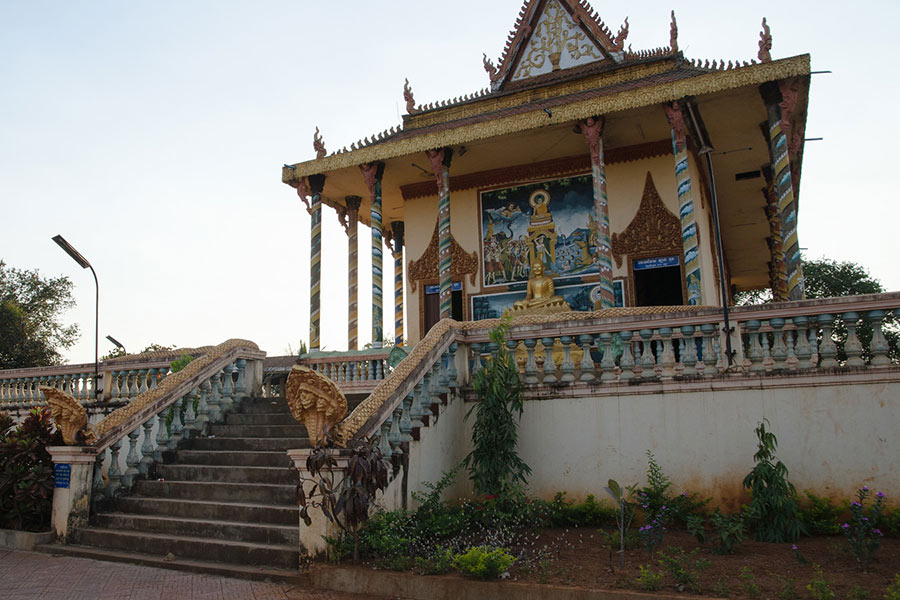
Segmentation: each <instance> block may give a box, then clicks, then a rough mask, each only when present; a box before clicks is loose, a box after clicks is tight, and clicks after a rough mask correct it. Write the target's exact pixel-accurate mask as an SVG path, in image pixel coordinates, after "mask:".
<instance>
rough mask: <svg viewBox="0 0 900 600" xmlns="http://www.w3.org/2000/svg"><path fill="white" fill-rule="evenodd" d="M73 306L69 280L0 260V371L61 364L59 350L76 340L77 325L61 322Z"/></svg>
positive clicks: (69, 345) (68, 346)
mask: <svg viewBox="0 0 900 600" xmlns="http://www.w3.org/2000/svg"><path fill="white" fill-rule="evenodd" d="M73 306H75V300H74V299H73V298H72V282H71V281H70V280H69V278H68V277H51V278H44V277H41V275H40V273H39V272H38V271H36V270H35V271H30V270H27V269H26V270H20V269H15V268H12V267H7V266H6V263H4V262H3V261H2V260H0V369H16V368H25V367H42V366H48V365H57V364H60V363H61V362H62V355H61V354H60V350H65V349H67V348H70V347H71V346H72V345H73V344H74V343H75V340H77V339H78V326H77V325H69V326H68V327H67V326H64V325H63V324H62V323H61V318H62V315H63V313H65V312H66V311H67V310H68V309H69V308H72V307H73Z"/></svg>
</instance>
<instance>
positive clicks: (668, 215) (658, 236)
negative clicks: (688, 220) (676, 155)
mask: <svg viewBox="0 0 900 600" xmlns="http://www.w3.org/2000/svg"><path fill="white" fill-rule="evenodd" d="M681 250H682V248H681V222H680V221H679V219H678V217H677V216H676V215H674V214H673V213H672V212H671V211H670V210H669V209H668V208H666V205H665V204H663V201H662V198H660V197H659V193H658V192H657V191H656V186H655V185H654V184H653V177H651V176H650V172H649V171H647V180H646V182H645V183H644V193H643V196H642V197H641V205H640V207H638V211H637V214H635V215H634V218H633V219H632V220H631V223H629V224H628V227H626V228H625V231H623V232H622V233H614V234H613V235H612V252H613V258H615V259H616V266H617V267H619V268H621V267H622V257H623V256H624V255H625V254H635V253H638V252H640V253H648V252H653V253H659V254H677V255H680V254H681Z"/></svg>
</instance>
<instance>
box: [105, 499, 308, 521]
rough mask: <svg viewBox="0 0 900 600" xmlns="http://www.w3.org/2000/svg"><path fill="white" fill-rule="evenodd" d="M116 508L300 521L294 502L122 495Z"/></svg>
mask: <svg viewBox="0 0 900 600" xmlns="http://www.w3.org/2000/svg"><path fill="white" fill-rule="evenodd" d="M118 509H119V510H120V511H122V512H127V513H132V514H141V515H159V516H166V517H178V518H183V519H215V520H221V521H241V522H244V523H258V524H267V523H270V524H273V525H287V526H292V527H297V525H298V524H299V522H300V517H299V514H300V513H299V511H298V509H297V506H296V504H294V503H292V504H284V505H272V504H264V503H259V502H218V501H212V500H179V499H176V498H147V497H142V496H122V497H121V498H119V499H118Z"/></svg>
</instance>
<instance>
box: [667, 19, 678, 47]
mask: <svg viewBox="0 0 900 600" xmlns="http://www.w3.org/2000/svg"><path fill="white" fill-rule="evenodd" d="M669 48H671V49H672V52H678V23H676V22H675V11H674V10H673V11H672V24H671V25H670V26H669Z"/></svg>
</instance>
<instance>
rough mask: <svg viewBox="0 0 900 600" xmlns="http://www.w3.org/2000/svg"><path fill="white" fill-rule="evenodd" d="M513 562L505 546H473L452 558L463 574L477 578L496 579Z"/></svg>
mask: <svg viewBox="0 0 900 600" xmlns="http://www.w3.org/2000/svg"><path fill="white" fill-rule="evenodd" d="M514 562H516V559H515V557H514V556H512V555H511V554H509V553H508V552H507V551H506V549H505V548H489V547H487V546H473V547H472V548H469V549H468V550H467V551H466V552H464V553H460V554H457V555H456V556H455V557H454V559H453V566H454V567H455V568H456V569H457V570H458V571H459V572H460V573H463V574H465V575H472V576H474V577H478V578H479V579H497V578H498V577H500V575H501V574H502V573H505V572H506V570H507V569H509V567H510V566H511V565H512V564H513V563H514Z"/></svg>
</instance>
